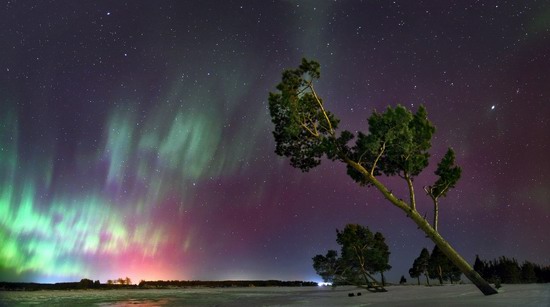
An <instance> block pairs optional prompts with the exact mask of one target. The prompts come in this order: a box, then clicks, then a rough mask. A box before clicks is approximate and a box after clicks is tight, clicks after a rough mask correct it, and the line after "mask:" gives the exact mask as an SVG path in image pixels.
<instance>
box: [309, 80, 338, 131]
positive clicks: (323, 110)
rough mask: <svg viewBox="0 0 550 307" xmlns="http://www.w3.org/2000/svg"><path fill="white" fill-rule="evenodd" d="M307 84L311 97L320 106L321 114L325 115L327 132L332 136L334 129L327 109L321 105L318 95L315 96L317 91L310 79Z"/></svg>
mask: <svg viewBox="0 0 550 307" xmlns="http://www.w3.org/2000/svg"><path fill="white" fill-rule="evenodd" d="M307 86H308V87H309V89H310V90H311V93H312V94H313V97H314V98H315V100H316V101H317V103H318V104H319V108H321V111H322V112H323V115H324V116H325V119H326V121H327V124H328V127H329V133H330V135H332V136H334V129H333V128H332V124H331V123H330V119H329V118H328V115H327V111H326V110H325V108H324V107H323V103H321V99H319V96H317V93H316V92H315V89H314V88H313V84H312V81H311V80H310V81H308V83H307Z"/></svg>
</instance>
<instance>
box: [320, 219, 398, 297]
mask: <svg viewBox="0 0 550 307" xmlns="http://www.w3.org/2000/svg"><path fill="white" fill-rule="evenodd" d="M336 242H337V243H338V245H340V252H341V256H340V257H338V253H337V252H336V251H334V250H329V251H328V252H327V254H326V255H325V256H323V255H316V256H315V257H313V268H314V269H315V271H316V272H317V274H319V275H320V276H321V277H322V278H323V280H324V281H325V282H332V283H333V284H337V283H341V282H343V283H351V284H355V285H358V286H362V285H364V284H366V285H367V286H368V288H373V287H374V288H378V289H380V288H379V285H380V284H381V283H380V282H378V281H377V280H376V279H375V278H374V277H373V276H372V274H374V273H377V272H380V273H382V272H384V271H387V270H389V269H390V268H391V266H390V265H389V263H388V262H389V255H390V251H389V247H388V245H387V244H386V243H385V238H384V236H383V235H382V234H381V233H379V232H376V233H374V234H373V233H372V232H371V231H370V230H369V228H368V227H364V226H361V225H358V224H348V225H346V226H345V228H344V230H342V231H340V230H336Z"/></svg>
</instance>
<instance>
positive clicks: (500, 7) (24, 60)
mask: <svg viewBox="0 0 550 307" xmlns="http://www.w3.org/2000/svg"><path fill="white" fill-rule="evenodd" d="M0 42H1V46H2V48H1V50H0V242H1V244H0V280H4V281H36V282H57V281H70V280H80V279H81V278H90V279H94V280H95V279H99V280H101V281H102V282H105V281H106V280H107V279H115V278H118V277H125V276H129V277H130V278H132V280H134V281H135V282H138V281H139V280H141V279H145V280H156V279H181V280H183V279H203V280H207V279H213V280H225V279H281V280H315V281H319V280H320V278H319V277H318V276H316V274H315V272H314V270H313V268H312V260H311V258H312V257H313V256H315V255H316V254H324V253H325V252H326V251H327V250H328V249H337V248H338V246H337V245H336V242H335V239H336V233H335V229H336V228H339V229H342V228H343V227H344V226H345V224H346V223H359V224H362V225H364V226H368V227H369V228H370V229H371V230H372V231H379V232H382V233H383V234H384V236H385V237H386V241H387V243H388V245H389V247H390V251H391V253H392V254H391V257H390V264H391V265H392V266H393V269H392V270H391V271H390V272H388V273H387V274H386V275H387V278H388V281H393V282H397V281H398V280H399V277H400V276H401V275H405V277H407V278H408V277H409V276H408V269H409V267H410V266H411V265H412V262H413V260H414V258H416V257H417V256H418V254H419V253H420V250H421V249H422V248H423V247H428V248H429V249H430V250H431V249H432V247H433V243H431V242H430V241H428V240H427V239H426V238H425V236H424V234H423V233H421V232H420V231H419V230H417V228H416V226H415V225H414V224H413V222H412V221H411V220H409V219H407V218H406V217H405V216H404V214H403V213H402V212H401V211H400V210H398V209H397V208H395V207H393V206H391V205H390V204H389V203H387V202H386V201H385V200H384V199H382V197H381V195H380V194H379V192H378V191H376V190H374V189H369V188H362V187H359V186H357V185H356V184H355V183H354V182H353V181H352V180H351V179H350V178H348V177H347V175H346V170H345V166H344V165H341V164H338V163H332V162H330V161H325V162H323V163H322V164H321V165H320V166H319V167H317V168H316V169H314V170H312V171H311V172H309V173H302V172H301V171H300V170H297V169H294V168H292V167H290V166H289V162H288V161H287V160H286V159H284V158H282V157H279V156H277V155H275V153H274V149H275V143H274V140H273V137H272V135H271V131H272V129H273V125H272V123H271V119H270V117H269V112H268V108H267V97H268V92H270V91H275V85H276V84H277V83H278V82H279V81H280V78H281V72H282V71H283V70H284V69H286V68H294V67H296V66H297V65H298V64H299V63H300V60H301V58H302V57H307V58H310V59H315V60H317V61H319V62H320V63H321V79H320V80H319V82H318V83H317V84H316V90H317V91H318V93H319V95H320V96H321V97H323V99H324V101H325V105H326V108H328V109H329V110H331V111H332V112H333V113H335V114H336V116H338V117H339V118H340V119H341V120H342V122H341V124H340V127H341V128H343V129H347V130H350V131H358V130H363V131H366V130H367V129H368V127H367V123H366V118H367V117H368V116H369V115H370V114H371V112H372V111H373V110H375V109H376V110H379V111H381V110H384V109H385V108H386V107H387V106H390V105H391V106H395V105H397V104H402V105H405V106H407V107H409V108H411V109H413V110H416V108H417V107H418V106H419V105H420V104H424V105H425V106H426V108H427V110H428V113H429V117H430V119H431V120H432V121H433V123H434V124H435V125H436V127H437V131H436V134H435V137H434V140H433V148H432V158H431V160H430V166H429V167H428V168H427V169H426V170H425V172H424V173H423V174H422V175H421V176H419V177H418V178H416V180H415V188H416V190H417V202H418V210H419V211H420V212H421V213H422V214H424V213H425V214H427V218H431V212H432V211H431V210H432V204H431V201H430V199H429V198H428V197H427V196H425V195H424V193H423V192H422V187H423V186H424V185H429V184H432V183H433V182H434V181H435V175H433V171H434V169H435V165H436V164H437V162H438V161H439V159H441V157H442V155H443V154H444V153H445V151H446V149H447V147H449V146H451V147H453V148H454V149H455V151H456V153H457V162H458V163H459V164H460V165H461V166H462V168H463V172H462V179H461V181H460V182H459V183H458V184H457V186H456V188H455V189H454V190H452V191H451V192H450V193H449V194H448V197H447V198H445V199H444V200H442V201H441V205H440V206H441V208H440V231H441V233H442V235H443V236H444V237H445V238H446V239H448V240H449V241H450V243H451V244H452V245H453V246H454V247H455V248H456V249H457V250H458V251H459V252H460V253H461V254H462V255H463V256H464V257H465V258H466V259H467V260H468V261H470V262H472V263H473V260H474V258H475V255H476V254H479V255H480V256H481V257H482V258H484V259H492V258H494V257H498V256H501V255H506V256H509V257H515V258H516V259H518V261H520V262H522V261H524V260H530V261H534V262H536V263H539V264H542V265H550V258H549V257H550V241H549V239H548V233H550V175H549V174H550V163H548V153H550V133H549V132H550V119H549V118H550V75H549V74H548V72H549V71H550V3H549V2H548V1H534V0H527V1H469V0H464V1H436V0H431V1H397V0H396V1H374V0H373V1H370V0H368V1H367V0H364V1H358V0H357V1H355V0H338V1H336V0H335V1H313V0H310V1H297V0H295V1H233V0H224V1H213V0H203V1H163V0H159V1H142V0H136V1H111V0H109V1H107V0H102V1H69V0H65V1H4V2H3V3H2V4H1V6H0ZM382 181H383V182H384V183H385V184H387V185H388V186H389V187H390V188H391V189H392V190H393V192H394V194H397V195H403V196H402V198H406V195H407V194H406V191H405V189H404V188H405V187H406V184H405V182H404V181H402V180H399V179H398V178H384V179H383V180H382Z"/></svg>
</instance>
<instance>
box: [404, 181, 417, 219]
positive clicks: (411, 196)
mask: <svg viewBox="0 0 550 307" xmlns="http://www.w3.org/2000/svg"><path fill="white" fill-rule="evenodd" d="M405 180H406V181H407V186H408V187H409V199H410V206H411V209H413V210H415V211H416V200H415V198H414V186H413V184H412V180H411V177H410V176H409V174H408V173H406V172H405Z"/></svg>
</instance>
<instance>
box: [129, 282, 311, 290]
mask: <svg viewBox="0 0 550 307" xmlns="http://www.w3.org/2000/svg"><path fill="white" fill-rule="evenodd" d="M310 286H317V283H316V282H312V281H281V280H219V281H218V280H213V281H204V280H157V281H145V280H142V281H141V282H140V283H139V285H138V287H140V288H171V287H177V288H184V287H212V288H230V287H310Z"/></svg>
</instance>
